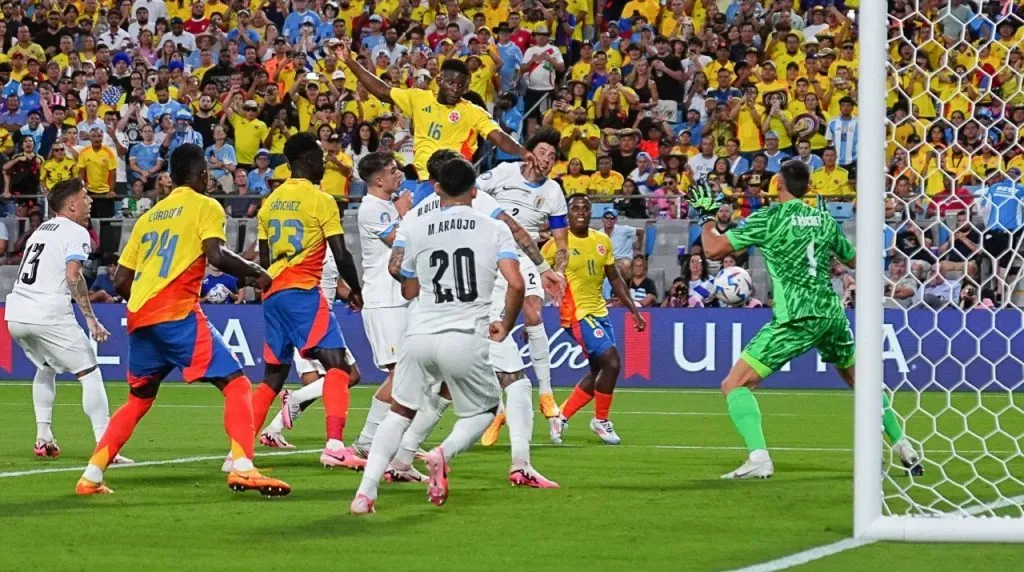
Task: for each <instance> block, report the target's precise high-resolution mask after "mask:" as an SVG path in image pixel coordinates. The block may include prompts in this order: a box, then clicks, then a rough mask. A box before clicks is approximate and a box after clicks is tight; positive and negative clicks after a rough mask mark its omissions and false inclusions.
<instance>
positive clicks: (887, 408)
mask: <svg viewBox="0 0 1024 572" xmlns="http://www.w3.org/2000/svg"><path fill="white" fill-rule="evenodd" d="M882 428H883V429H884V430H885V436H886V437H888V438H889V443H896V442H897V441H899V440H900V439H902V438H903V427H901V426H900V420H899V419H897V418H896V412H894V411H893V410H892V405H891V404H890V403H889V396H888V395H887V394H886V393H885V392H884V391H883V392H882Z"/></svg>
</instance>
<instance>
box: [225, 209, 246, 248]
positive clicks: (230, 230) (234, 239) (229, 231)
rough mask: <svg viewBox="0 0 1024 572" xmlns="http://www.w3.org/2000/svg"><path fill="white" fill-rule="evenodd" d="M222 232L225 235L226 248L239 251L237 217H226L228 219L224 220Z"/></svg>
mask: <svg viewBox="0 0 1024 572" xmlns="http://www.w3.org/2000/svg"><path fill="white" fill-rule="evenodd" d="M224 234H225V236H226V237H227V240H225V242H226V243H227V245H228V248H230V249H231V250H234V251H235V252H239V251H241V250H242V245H241V244H239V242H238V219H237V218H230V217H228V219H227V221H226V223H225V225H224Z"/></svg>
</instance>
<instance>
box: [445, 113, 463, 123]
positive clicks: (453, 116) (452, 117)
mask: <svg viewBox="0 0 1024 572" xmlns="http://www.w3.org/2000/svg"><path fill="white" fill-rule="evenodd" d="M459 119H462V115H460V114H459V112H458V111H452V112H451V113H449V114H448V122H449V123H458V122H459Z"/></svg>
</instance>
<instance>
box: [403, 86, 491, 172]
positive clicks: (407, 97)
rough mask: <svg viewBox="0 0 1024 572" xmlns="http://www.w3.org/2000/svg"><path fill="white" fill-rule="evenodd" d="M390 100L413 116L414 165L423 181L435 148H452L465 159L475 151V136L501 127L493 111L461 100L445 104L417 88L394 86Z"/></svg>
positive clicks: (410, 116)
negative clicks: (488, 111) (453, 103)
mask: <svg viewBox="0 0 1024 572" xmlns="http://www.w3.org/2000/svg"><path fill="white" fill-rule="evenodd" d="M390 96H391V101H393V102H395V106H397V107H398V109H400V110H401V111H402V113H403V114H404V115H405V116H406V117H409V118H411V119H412V132H413V141H412V149H413V164H414V165H415V166H416V173H417V174H418V175H419V179H420V180H421V181H426V180H427V179H428V178H430V177H429V175H428V174H427V161H428V160H429V159H430V156H431V155H433V154H434V151H437V150H439V149H451V150H452V151H455V152H456V153H459V154H461V155H462V156H463V157H465V158H466V159H472V157H473V152H474V151H476V138H477V136H480V137H485V138H486V137H487V136H488V135H490V134H491V132H493V131H496V130H497V129H498V124H497V123H495V121H494V119H493V118H492V117H491V114H490V113H487V111H486V110H485V109H483V108H482V107H478V106H476V105H473V104H472V103H470V102H468V101H466V100H461V101H459V103H458V104H456V105H442V104H441V103H440V102H439V101H437V96H435V95H434V93H433V92H431V91H428V90H425V89H415V88H409V89H404V88H398V87H395V88H392V89H391V93H390Z"/></svg>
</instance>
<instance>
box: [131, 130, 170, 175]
mask: <svg viewBox="0 0 1024 572" xmlns="http://www.w3.org/2000/svg"><path fill="white" fill-rule="evenodd" d="M139 131H140V132H141V133H142V141H139V142H138V143H136V144H135V145H132V150H131V151H129V152H128V168H129V174H130V175H131V179H130V180H132V181H135V180H136V179H141V180H142V182H143V188H145V189H147V190H148V189H152V188H153V186H154V185H155V184H156V176H157V173H158V172H159V171H160V169H161V167H163V162H164V160H163V159H161V158H160V146H159V145H157V144H156V142H155V141H154V140H153V137H154V135H155V133H156V132H155V131H154V130H153V126H152V125H150V124H148V123H147V124H145V125H143V126H142V128H141V129H140V130H139ZM140 171H141V172H140Z"/></svg>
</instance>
